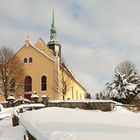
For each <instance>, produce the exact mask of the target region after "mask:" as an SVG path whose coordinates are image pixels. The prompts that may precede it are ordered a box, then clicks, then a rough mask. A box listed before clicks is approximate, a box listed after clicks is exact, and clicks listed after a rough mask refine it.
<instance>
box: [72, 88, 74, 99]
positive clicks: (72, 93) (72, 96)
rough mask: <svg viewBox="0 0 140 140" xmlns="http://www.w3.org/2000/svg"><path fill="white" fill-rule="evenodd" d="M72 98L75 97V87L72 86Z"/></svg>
mask: <svg viewBox="0 0 140 140" xmlns="http://www.w3.org/2000/svg"><path fill="white" fill-rule="evenodd" d="M72 99H74V88H73V87H72Z"/></svg>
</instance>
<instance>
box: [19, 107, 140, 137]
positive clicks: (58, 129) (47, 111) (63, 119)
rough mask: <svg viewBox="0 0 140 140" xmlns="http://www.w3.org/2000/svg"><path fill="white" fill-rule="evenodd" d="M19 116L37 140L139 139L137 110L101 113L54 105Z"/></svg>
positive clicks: (139, 115) (139, 117)
mask: <svg viewBox="0 0 140 140" xmlns="http://www.w3.org/2000/svg"><path fill="white" fill-rule="evenodd" d="M20 119H21V122H22V123H23V124H24V125H25V126H26V128H27V129H28V130H30V132H31V133H32V134H33V135H34V136H36V138H37V139H38V140H45V139H46V140H87V139H88V140H92V139H94V140H103V139H107V140H112V139H113V140H118V139H119V140H132V139H139V138H140V113H132V112H130V111H127V110H125V109H122V108H121V109H120V108H119V109H117V110H116V111H112V112H101V111H87V110H80V109H66V108H65V109H64V108H57V107H53V108H44V109H40V110H36V111H32V112H25V113H23V114H22V115H21V116H20ZM37 131H38V132H39V133H37Z"/></svg>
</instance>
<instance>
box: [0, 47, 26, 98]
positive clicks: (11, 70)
mask: <svg viewBox="0 0 140 140" xmlns="http://www.w3.org/2000/svg"><path fill="white" fill-rule="evenodd" d="M23 78H24V68H23V63H22V62H21V61H20V59H19V57H18V56H16V55H14V51H13V50H12V49H10V48H8V47H2V48H0V89H1V92H0V94H2V95H3V96H4V97H5V99H6V100H7V97H8V96H9V95H10V94H14V95H17V96H18V95H19V94H20V93H21V90H22V88H23Z"/></svg>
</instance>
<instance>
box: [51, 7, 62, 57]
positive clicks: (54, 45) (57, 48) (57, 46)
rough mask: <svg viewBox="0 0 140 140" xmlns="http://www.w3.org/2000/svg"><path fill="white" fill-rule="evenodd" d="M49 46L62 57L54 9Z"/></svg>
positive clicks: (55, 53)
mask: <svg viewBox="0 0 140 140" xmlns="http://www.w3.org/2000/svg"><path fill="white" fill-rule="evenodd" d="M48 47H49V49H51V50H52V51H53V52H54V55H55V56H59V57H60V59H61V45H60V43H59V41H58V39H57V31H56V27H55V23H54V10H53V15H52V24H51V29H50V41H49V42H48Z"/></svg>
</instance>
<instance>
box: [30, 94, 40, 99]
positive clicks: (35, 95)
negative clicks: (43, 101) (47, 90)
mask: <svg viewBox="0 0 140 140" xmlns="http://www.w3.org/2000/svg"><path fill="white" fill-rule="evenodd" d="M31 98H39V96H38V95H37V94H32V95H31Z"/></svg>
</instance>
